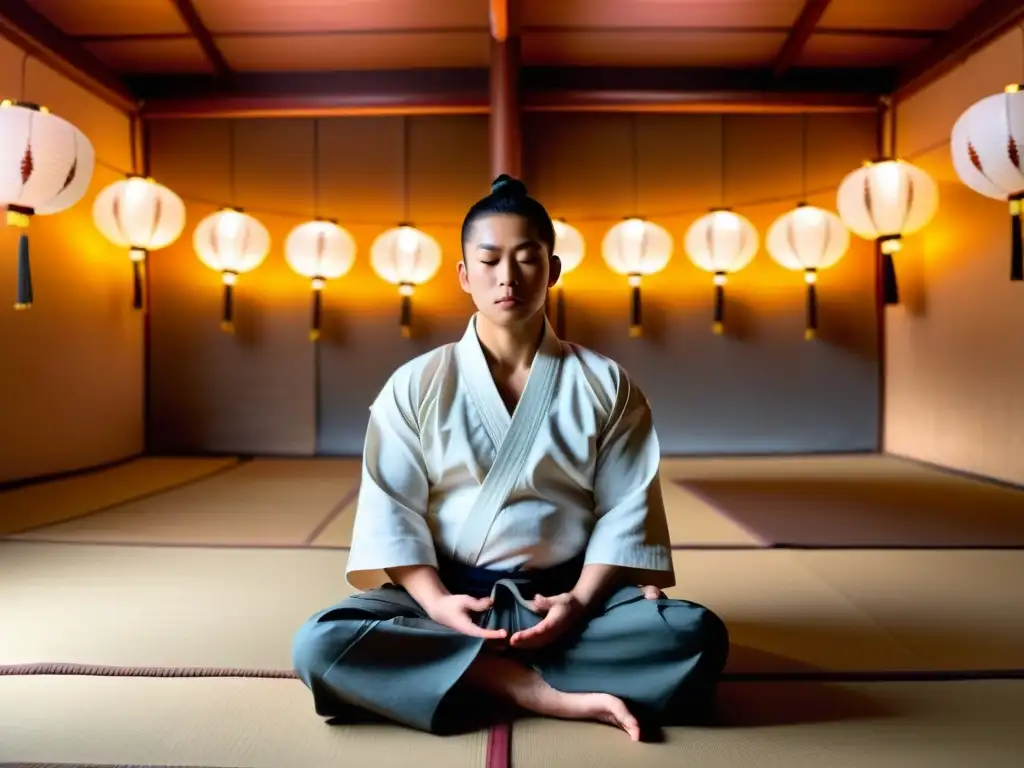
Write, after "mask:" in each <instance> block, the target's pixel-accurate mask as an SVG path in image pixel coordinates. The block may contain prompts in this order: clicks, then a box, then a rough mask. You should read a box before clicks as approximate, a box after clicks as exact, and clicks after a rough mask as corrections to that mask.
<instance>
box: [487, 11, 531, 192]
mask: <svg viewBox="0 0 1024 768" xmlns="http://www.w3.org/2000/svg"><path fill="white" fill-rule="evenodd" d="M517 5H518V3H517V0H491V83H490V86H491V87H490V96H491V117H490V129H491V130H490V133H491V135H490V139H491V141H490V145H491V178H495V177H497V176H499V175H501V174H502V173H507V174H509V175H510V176H515V177H517V178H518V177H520V176H522V172H523V167H522V165H523V160H522V154H523V153H522V127H521V113H522V111H521V108H520V85H519V69H520V63H521V45H520V39H519V24H518V18H517V13H516V11H517V8H516V6H517Z"/></svg>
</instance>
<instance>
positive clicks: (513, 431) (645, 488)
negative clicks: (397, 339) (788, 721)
mask: <svg viewBox="0 0 1024 768" xmlns="http://www.w3.org/2000/svg"><path fill="white" fill-rule="evenodd" d="M554 240H555V235H554V228H553V225H552V222H551V218H550V217H549V216H548V214H547V212H546V211H545V209H544V207H543V206H542V205H541V204H540V203H539V202H537V201H536V200H535V199H533V198H531V197H529V196H528V195H527V191H526V188H525V186H523V184H522V183H521V182H520V181H518V180H516V179H511V178H509V177H507V176H502V177H499V178H498V179H497V180H496V181H495V183H494V185H493V187H492V192H491V194H490V195H489V196H487V197H485V198H484V199H482V200H480V201H479V202H477V203H476V204H475V205H474V206H473V207H472V208H471V209H470V210H469V212H468V214H467V216H466V218H465V221H464V223H463V228H462V259H461V260H460V262H459V264H458V276H459V283H460V285H461V286H462V289H463V290H464V291H466V292H467V293H469V294H470V295H471V296H472V298H473V302H474V303H475V305H476V308H477V312H476V313H475V314H474V315H473V317H472V318H471V320H470V321H469V325H468V328H467V329H466V332H465V335H464V336H463V337H462V339H461V340H460V341H457V342H455V343H452V344H446V345H444V346H441V347H439V348H437V349H435V350H433V351H431V352H428V353H426V354H424V355H421V356H419V357H417V358H415V359H413V360H412V361H410V362H408V363H405V364H404V365H402V366H401V367H399V368H398V370H396V371H395V372H394V373H393V374H392V376H391V377H390V378H389V380H388V381H387V383H386V384H385V385H384V387H383V389H382V390H381V392H380V394H379V395H378V397H377V398H376V400H375V401H374V403H373V405H372V406H371V409H370V419H369V428H368V431H367V435H366V444H365V452H364V455H363V468H362V480H361V483H362V484H361V487H360V491H359V500H358V505H357V509H356V516H355V524H354V531H353V537H352V548H351V554H350V557H349V560H348V567H347V574H346V575H347V578H348V580H349V583H350V584H351V585H352V586H353V587H355V588H356V589H357V590H363V591H362V592H357V593H356V594H355V595H353V596H351V597H349V598H348V599H346V600H344V601H343V602H341V603H339V604H338V605H335V606H333V607H330V608H326V609H325V610H323V611H320V612H319V613H317V614H316V615H314V616H313V617H311V618H310V619H309V621H308V622H307V623H306V624H305V625H304V626H302V627H301V628H300V629H299V631H298V633H297V635H296V637H295V641H294V647H293V657H294V664H295V669H296V672H297V673H298V675H299V676H300V677H301V679H302V680H303V681H304V682H305V683H306V685H307V686H308V687H309V689H310V690H311V692H312V694H313V701H314V705H315V709H316V711H317V713H319V714H320V715H322V716H325V717H331V718H339V717H341V718H344V717H345V714H346V713H353V712H356V713H363V714H370V713H372V714H373V715H375V716H376V717H377V718H384V719H386V720H389V721H392V722H398V723H403V724H405V725H407V726H409V727H412V728H416V729H420V730H423V731H427V732H431V733H449V732H452V731H454V730H457V729H461V728H462V727H466V726H467V723H468V718H469V716H470V714H478V713H480V712H481V711H492V709H493V708H490V707H488V704H489V703H492V702H493V703H495V704H499V705H500V704H501V703H502V702H503V703H504V704H505V705H507V706H510V707H513V708H514V707H519V708H521V709H524V710H527V711H530V712H533V713H537V714H540V715H543V716H550V717H556V718H563V719H586V720H595V721H602V722H605V723H608V724H610V725H613V726H616V727H619V728H621V729H623V730H624V731H625V732H626V733H627V734H629V736H630V738H631V739H633V740H634V741H636V740H640V738H641V726H642V725H644V724H645V721H647V722H650V723H651V724H652V725H654V726H657V725H659V724H660V725H666V724H682V723H685V722H688V721H691V722H692V719H693V718H700V717H702V716H703V715H705V714H706V713H707V711H708V708H709V706H710V704H711V699H712V697H713V693H714V690H715V687H716V684H717V681H718V677H719V675H720V673H721V671H722V668H723V667H724V665H725V660H726V656H727V652H728V645H729V640H728V633H727V631H726V628H725V625H724V624H723V623H722V621H721V620H720V619H719V618H718V617H717V616H716V615H715V614H714V613H712V612H711V611H710V610H708V609H707V608H705V607H703V606H700V605H697V604H695V603H692V602H686V601H683V600H674V599H668V598H666V597H664V595H663V594H662V593H661V591H660V589H661V588H665V587H669V586H674V584H675V574H674V571H673V567H672V557H671V555H672V553H671V547H670V542H669V534H668V525H667V521H666V516H665V510H664V506H663V501H662V494H661V486H660V480H659V461H660V452H659V444H658V438H657V435H656V433H655V429H654V425H653V421H652V414H651V409H650V406H649V404H648V402H647V400H646V398H645V397H644V395H643V394H642V393H641V391H640V390H639V389H638V388H637V386H636V384H635V383H634V382H633V381H631V379H630V377H629V375H628V374H627V373H626V372H625V371H624V370H623V369H622V368H621V367H620V366H619V365H617V364H616V363H615V362H613V361H612V360H610V359H608V358H607V357H604V356H602V355H600V354H598V353H596V352H593V351H591V350H588V349H586V348H583V347H580V346H577V345H574V344H569V343H567V342H564V341H561V340H559V339H558V338H556V337H555V335H554V333H553V331H552V328H551V326H550V324H549V323H548V322H547V319H546V316H545V314H544V308H545V298H546V294H547V290H548V288H549V287H550V286H552V285H553V284H554V283H555V281H556V280H557V279H558V276H559V269H560V264H559V260H558V257H557V255H555V254H554ZM638 585H644V586H638Z"/></svg>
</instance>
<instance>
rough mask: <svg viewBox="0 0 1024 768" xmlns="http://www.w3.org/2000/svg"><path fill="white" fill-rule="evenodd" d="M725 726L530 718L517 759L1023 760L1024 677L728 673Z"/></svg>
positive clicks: (520, 734)
mask: <svg viewBox="0 0 1024 768" xmlns="http://www.w3.org/2000/svg"><path fill="white" fill-rule="evenodd" d="M718 709H719V712H720V714H719V720H720V725H718V726H716V727H713V728H671V729H667V731H666V733H665V742H664V743H660V744H658V743H654V744H646V743H642V744H634V743H631V742H630V741H629V740H628V739H627V738H626V736H625V735H624V734H623V733H622V732H620V731H616V730H615V729H613V728H611V727H609V726H604V725H600V724H591V723H564V722H555V721H551V720H541V719H529V720H520V721H518V722H517V723H516V726H515V731H514V732H513V736H512V765H513V766H514V768H549V766H565V768H622V766H630V768H667V766H701V768H735V767H736V766H757V768H794V767H795V766H807V768H826V766H828V767H829V768H831V766H837V767H838V766H841V767H842V768H881V767H882V766H886V767H889V766H892V768H896V767H897V766H898V768H964V766H984V768H1016V766H1019V765H1020V764H1021V755H1022V754H1024V731H1022V730H1021V728H1020V724H1021V713H1022V712H1024V681H991V682H990V681H985V682H946V683H860V684H839V683H805V682H800V683H726V684H723V685H722V688H721V694H720V703H719V708H718Z"/></svg>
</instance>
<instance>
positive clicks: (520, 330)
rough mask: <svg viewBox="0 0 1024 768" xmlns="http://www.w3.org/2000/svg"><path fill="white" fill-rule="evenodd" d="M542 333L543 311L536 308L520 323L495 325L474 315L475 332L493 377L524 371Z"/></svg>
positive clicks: (528, 367)
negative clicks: (536, 311)
mask: <svg viewBox="0 0 1024 768" xmlns="http://www.w3.org/2000/svg"><path fill="white" fill-rule="evenodd" d="M543 333H544V313H543V312H538V313H537V314H536V315H534V316H533V317H531V318H530V319H529V320H527V321H526V322H525V323H523V324H522V325H515V326H497V325H494V324H493V323H491V322H489V321H488V320H487V318H485V317H484V316H483V315H477V318H476V334H477V337H478V338H479V339H480V346H481V347H483V350H484V356H485V357H486V358H487V362H488V364H489V365H490V368H491V372H492V373H493V374H494V375H495V377H502V378H503V377H506V376H510V375H513V374H515V373H516V372H520V371H528V370H529V369H530V365H531V364H532V363H533V358H534V356H535V355H536V354H537V348H538V347H539V346H540V342H541V337H542V334H543Z"/></svg>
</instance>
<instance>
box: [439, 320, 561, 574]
mask: <svg viewBox="0 0 1024 768" xmlns="http://www.w3.org/2000/svg"><path fill="white" fill-rule="evenodd" d="M456 354H457V356H458V361H459V375H460V376H461V377H462V380H463V383H464V384H465V386H466V387H467V389H468V390H469V392H470V393H471V397H472V399H473V403H474V405H476V407H477V410H478V411H479V413H480V418H481V420H482V421H483V424H484V428H485V429H486V430H487V433H488V435H489V436H490V438H491V440H492V441H493V442H494V445H495V448H496V449H497V453H496V455H495V457H494V461H493V462H492V464H491V466H490V468H489V469H488V471H487V475H486V476H485V477H484V482H483V485H482V486H481V487H480V492H479V493H478V494H477V497H476V500H475V501H474V503H473V506H472V508H471V509H470V511H469V514H468V515H467V516H466V520H465V522H464V523H463V524H462V529H461V530H460V531H459V538H458V541H457V542H456V544H455V556H456V557H457V558H458V559H459V560H461V561H462V562H465V563H468V564H470V565H476V563H477V561H478V559H479V557H480V553H481V552H482V551H483V547H484V544H485V543H486V541H487V536H488V535H489V534H490V531H491V526H492V525H493V524H494V521H495V519H496V518H497V517H498V515H499V514H501V510H502V507H504V505H505V501H506V500H507V499H508V496H509V494H510V493H511V492H512V489H513V488H514V487H515V486H516V484H518V483H519V482H520V481H521V479H522V475H523V466H524V465H525V463H526V458H527V456H528V454H529V452H530V449H531V448H532V447H533V443H534V440H536V437H537V434H538V432H539V431H540V428H541V426H542V425H543V424H544V422H545V420H546V419H547V417H548V414H549V412H550V410H551V402H552V400H553V399H554V396H555V390H556V389H557V386H556V385H557V382H558V374H559V371H560V368H561V363H562V344H561V342H560V341H559V340H558V338H557V337H556V336H555V332H554V329H553V328H552V327H551V324H550V323H548V322H547V320H546V319H545V321H544V335H543V337H542V338H541V343H540V347H539V348H538V349H537V354H536V355H535V357H534V359H533V363H532V365H531V366H530V375H529V377H528V378H527V380H526V387H525V388H524V389H523V394H522V397H520V398H519V402H518V403H517V404H516V407H515V409H514V410H513V413H512V415H511V417H510V416H509V415H508V410H507V408H506V407H505V404H504V401H503V400H502V399H501V394H500V393H499V392H498V388H497V385H495V383H494V377H493V376H492V375H491V371H490V368H489V367H488V365H487V359H486V358H485V357H484V352H483V349H482V348H481V346H480V340H479V338H478V337H477V335H476V318H475V317H474V318H473V319H472V320H471V321H470V324H469V328H468V329H467V331H466V334H465V336H463V338H462V340H461V341H460V342H459V344H458V347H457V349H456Z"/></svg>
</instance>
